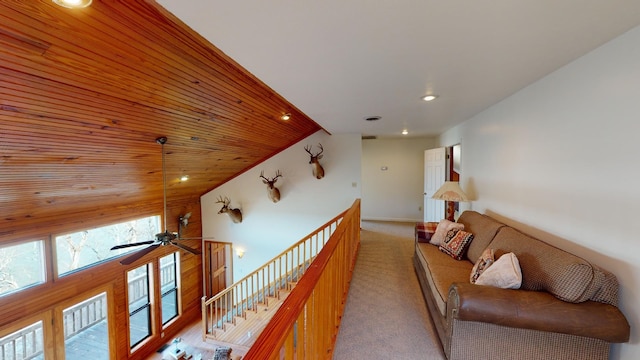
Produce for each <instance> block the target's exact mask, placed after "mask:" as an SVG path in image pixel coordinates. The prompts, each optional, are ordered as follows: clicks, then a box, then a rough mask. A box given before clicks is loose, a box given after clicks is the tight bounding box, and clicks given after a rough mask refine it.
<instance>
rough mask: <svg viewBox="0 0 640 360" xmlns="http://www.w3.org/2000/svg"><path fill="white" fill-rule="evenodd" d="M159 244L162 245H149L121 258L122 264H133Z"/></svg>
mask: <svg viewBox="0 0 640 360" xmlns="http://www.w3.org/2000/svg"><path fill="white" fill-rule="evenodd" d="M158 246H160V244H153V245H151V246H148V247H146V248H144V249H142V250H140V251H137V252H134V253H133V254H131V255H129V256H127V257H126V258H124V259H122V260H120V264H122V265H129V264H133V263H134V262H135V261H136V260H138V259H140V258H141V257H143V256H145V255H147V254H148V253H150V252H152V251H153V250H154V249H155V248H157V247H158Z"/></svg>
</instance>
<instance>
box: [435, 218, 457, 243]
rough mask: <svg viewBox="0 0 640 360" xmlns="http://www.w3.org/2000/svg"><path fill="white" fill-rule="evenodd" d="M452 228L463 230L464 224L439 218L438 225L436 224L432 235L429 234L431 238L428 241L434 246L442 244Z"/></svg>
mask: <svg viewBox="0 0 640 360" xmlns="http://www.w3.org/2000/svg"><path fill="white" fill-rule="evenodd" d="M453 229H458V230H464V224H459V223H455V222H453V221H449V220H447V219H442V220H440V222H439V223H438V226H436V231H435V232H434V233H433V236H431V240H429V242H430V243H431V244H433V245H435V246H440V245H442V243H443V242H444V238H445V236H447V233H448V232H449V230H453Z"/></svg>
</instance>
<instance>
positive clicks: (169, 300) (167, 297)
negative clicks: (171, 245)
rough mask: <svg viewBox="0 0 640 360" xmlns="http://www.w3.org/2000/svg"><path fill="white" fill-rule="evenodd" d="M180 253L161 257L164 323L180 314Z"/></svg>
mask: <svg viewBox="0 0 640 360" xmlns="http://www.w3.org/2000/svg"><path fill="white" fill-rule="evenodd" d="M177 262H178V253H173V254H169V255H167V256H163V257H161V258H160V292H161V294H162V325H164V324H166V323H167V322H169V320H171V319H173V318H175V317H176V316H178V282H177V279H176V273H177V271H178V269H177V265H176V264H177Z"/></svg>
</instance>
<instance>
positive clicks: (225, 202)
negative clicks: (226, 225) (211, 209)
mask: <svg viewBox="0 0 640 360" xmlns="http://www.w3.org/2000/svg"><path fill="white" fill-rule="evenodd" d="M216 203H218V204H222V208H220V211H218V214H227V215H229V217H230V218H231V221H233V222H234V223H241V222H242V211H240V209H234V208H231V207H229V204H230V203H231V200H229V198H228V197H226V196H225V197H224V199H223V198H222V196H220V197H218V200H217V201H216Z"/></svg>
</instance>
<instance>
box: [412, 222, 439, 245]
mask: <svg viewBox="0 0 640 360" xmlns="http://www.w3.org/2000/svg"><path fill="white" fill-rule="evenodd" d="M437 227H438V223H437V222H433V221H430V222H419V223H416V230H415V232H416V233H415V235H416V240H417V241H418V242H429V240H431V236H433V233H434V232H435V231H436V228H437Z"/></svg>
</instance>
